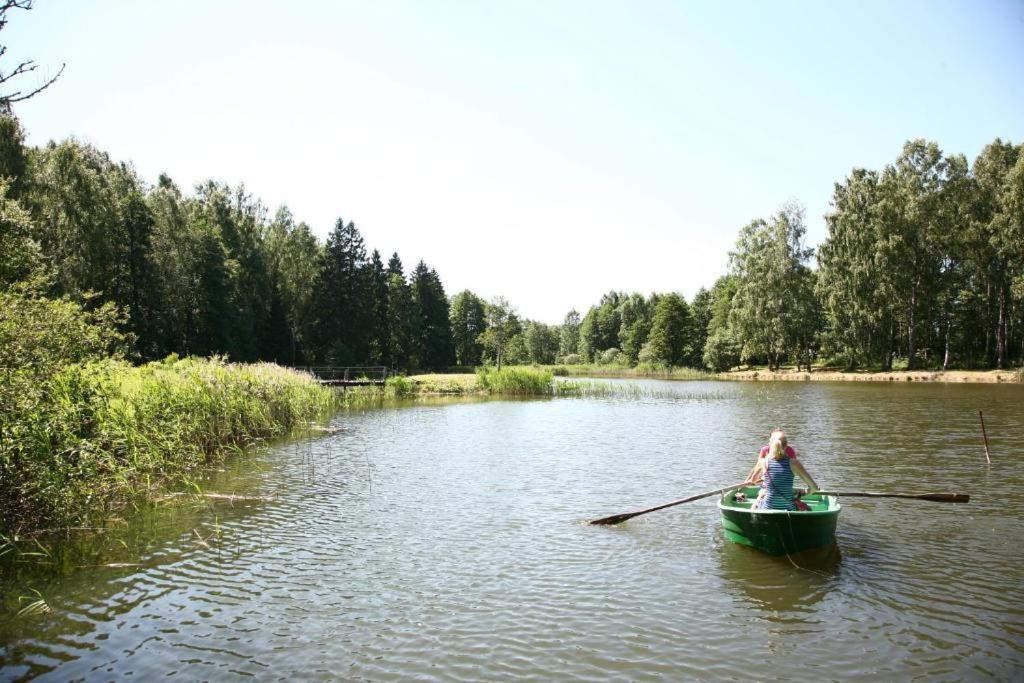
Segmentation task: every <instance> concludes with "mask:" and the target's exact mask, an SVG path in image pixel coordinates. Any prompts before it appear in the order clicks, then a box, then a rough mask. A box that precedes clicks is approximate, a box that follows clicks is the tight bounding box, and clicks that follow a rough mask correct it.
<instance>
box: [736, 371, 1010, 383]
mask: <svg viewBox="0 0 1024 683" xmlns="http://www.w3.org/2000/svg"><path fill="white" fill-rule="evenodd" d="M717 377H718V378H720V379H727V380H747V381H751V380H753V381H769V382H774V381H804V382H806V381H818V382H952V383H972V382H973V383H983V384H997V383H1003V384H1019V383H1020V373H1019V372H1018V371H1016V370H948V371H945V372H943V371H929V370H911V371H907V370H894V371H892V372H838V371H835V370H815V371H814V372H812V373H808V372H807V371H806V370H800V371H797V370H793V369H782V370H777V371H775V372H769V371H768V370H764V369H761V370H736V371H733V372H723V373H720V374H719V375H717Z"/></svg>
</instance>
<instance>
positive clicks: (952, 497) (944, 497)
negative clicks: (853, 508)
mask: <svg viewBox="0 0 1024 683" xmlns="http://www.w3.org/2000/svg"><path fill="white" fill-rule="evenodd" d="M815 493H820V494H821V495H823V496H839V497H843V496H846V497H852V498H910V499H912V500H930V501H933V502H936V503H967V502H970V500H971V497H970V496H969V495H967V494H966V493H872V492H870V491H815Z"/></svg>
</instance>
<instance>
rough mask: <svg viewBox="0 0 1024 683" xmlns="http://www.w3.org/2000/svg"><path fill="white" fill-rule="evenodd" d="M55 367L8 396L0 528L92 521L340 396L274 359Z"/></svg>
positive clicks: (1, 429) (1, 422)
mask: <svg viewBox="0 0 1024 683" xmlns="http://www.w3.org/2000/svg"><path fill="white" fill-rule="evenodd" d="M50 370H51V371H52V374H51V375H50V376H48V377H44V376H38V375H36V376H35V380H36V387H35V390H34V391H26V392H25V393H24V394H23V395H22V396H20V397H18V396H12V395H11V394H10V393H6V392H5V394H4V396H3V398H4V405H3V408H4V410H3V413H2V415H0V434H2V441H0V473H2V474H3V476H2V477H0V508H2V509H3V510H4V515H3V519H2V521H0V532H7V533H9V532H12V531H18V530H21V531H28V530H32V529H41V528H48V527H64V526H69V525H89V524H90V523H91V521H96V520H102V519H103V518H104V517H105V516H106V515H108V514H109V512H110V511H111V510H112V509H115V508H117V507H119V506H121V505H123V504H124V503H126V502H128V501H130V500H132V499H135V498H137V497H138V496H140V495H145V494H151V493H153V492H155V491H156V490H158V489H161V488H165V487H167V486H174V485H179V484H182V483H184V482H187V481H188V480H189V479H190V477H193V476H195V472H196V471H197V470H198V469H199V468H201V467H202V466H204V465H207V464H210V463H212V462H216V461H217V460H219V459H221V458H223V457H224V456H225V455H226V454H228V453H231V452H237V451H239V450H240V449H242V448H244V447H245V446H247V445H250V444H252V443H255V442H257V441H259V440H262V439H267V438H271V437H275V436H280V435H283V434H287V433H288V432H290V431H292V430H294V429H297V428H299V427H300V426H303V425H305V424H307V423H308V421H309V420H311V419H315V418H318V417H320V416H323V415H324V414H326V413H327V412H328V411H329V410H331V409H332V408H333V407H334V406H335V405H336V398H335V395H334V393H333V392H332V391H331V390H330V389H327V388H325V387H322V386H320V385H319V384H318V383H317V382H316V381H315V379H314V378H313V377H312V376H310V375H307V374H305V373H301V372H297V371H294V370H288V369H285V368H282V367H279V366H276V365H273V364H267V363H259V364H254V365H242V364H234V363H228V362H226V361H225V360H224V359H222V358H212V359H206V360H200V359H194V358H188V359H178V358H177V357H174V356H172V357H170V358H169V359H167V360H166V361H163V362H155V363H149V364H147V365H143V366H141V367H135V366H133V365H131V364H129V363H127V362H125V361H121V360H111V359H106V360H88V361H85V362H81V363H70V364H68V365H65V366H63V367H60V366H53V367H51V368H50ZM21 383H23V381H22V382H21Z"/></svg>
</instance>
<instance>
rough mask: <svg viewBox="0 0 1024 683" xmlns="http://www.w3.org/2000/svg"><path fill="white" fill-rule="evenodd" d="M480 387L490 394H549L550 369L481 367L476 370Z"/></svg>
mask: <svg viewBox="0 0 1024 683" xmlns="http://www.w3.org/2000/svg"><path fill="white" fill-rule="evenodd" d="M476 378H477V383H478V384H479V385H480V388H481V389H483V390H484V391H486V392H487V393H488V394H490V395H492V396H550V395H551V391H552V388H551V380H552V374H551V371H550V370H541V369H537V368H525V367H505V368H502V369H501V370H496V369H494V368H489V367H482V368H477V371H476Z"/></svg>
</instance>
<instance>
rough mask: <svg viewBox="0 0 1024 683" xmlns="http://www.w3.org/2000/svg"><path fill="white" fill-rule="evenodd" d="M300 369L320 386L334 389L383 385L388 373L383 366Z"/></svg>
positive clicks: (330, 366) (322, 366) (329, 366)
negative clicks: (313, 378)
mask: <svg viewBox="0 0 1024 683" xmlns="http://www.w3.org/2000/svg"><path fill="white" fill-rule="evenodd" d="M301 369H302V370H305V371H306V372H308V373H310V374H311V375H313V376H314V377H316V378H317V380H318V381H319V382H320V384H327V385H330V386H334V387H364V386H369V385H371V384H384V381H385V380H386V379H387V378H388V372H389V370H388V368H387V367H385V366H383V365H368V366H346V367H340V366H334V365H316V366H312V365H311V366H308V367H305V368H301Z"/></svg>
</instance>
